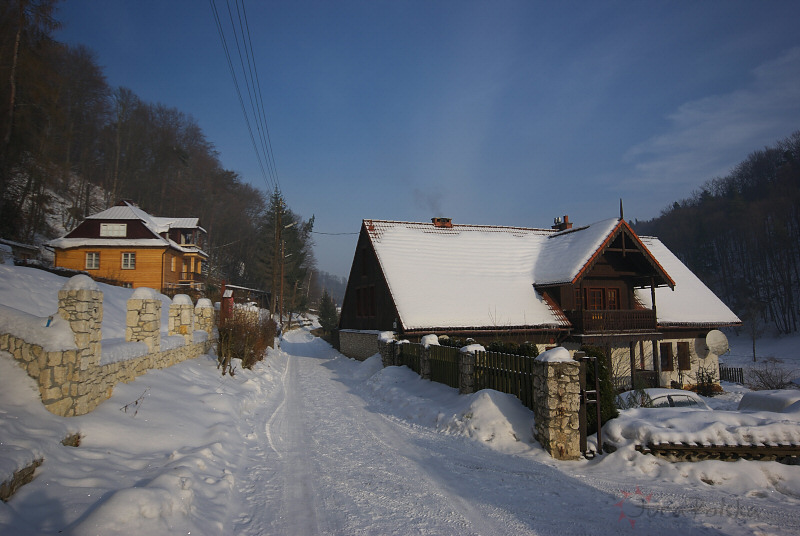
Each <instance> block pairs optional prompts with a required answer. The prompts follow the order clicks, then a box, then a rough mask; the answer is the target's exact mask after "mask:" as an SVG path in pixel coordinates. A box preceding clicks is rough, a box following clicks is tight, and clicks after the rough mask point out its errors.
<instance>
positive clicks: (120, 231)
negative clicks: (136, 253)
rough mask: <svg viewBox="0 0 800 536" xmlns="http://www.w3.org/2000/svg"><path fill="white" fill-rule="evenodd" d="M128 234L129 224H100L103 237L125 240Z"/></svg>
mask: <svg viewBox="0 0 800 536" xmlns="http://www.w3.org/2000/svg"><path fill="white" fill-rule="evenodd" d="M127 234H128V224H127V223H101V224H100V236H103V237H113V238H125V237H126V236H127Z"/></svg>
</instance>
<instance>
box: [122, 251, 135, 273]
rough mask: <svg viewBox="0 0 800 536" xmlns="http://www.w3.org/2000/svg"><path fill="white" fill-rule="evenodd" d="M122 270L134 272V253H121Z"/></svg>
mask: <svg viewBox="0 0 800 536" xmlns="http://www.w3.org/2000/svg"><path fill="white" fill-rule="evenodd" d="M122 269H123V270H134V269H136V253H123V254H122Z"/></svg>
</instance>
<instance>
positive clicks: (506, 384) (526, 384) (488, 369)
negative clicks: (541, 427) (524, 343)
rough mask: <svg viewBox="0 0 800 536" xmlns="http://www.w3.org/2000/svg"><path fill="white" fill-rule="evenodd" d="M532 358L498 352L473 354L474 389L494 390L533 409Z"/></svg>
mask: <svg viewBox="0 0 800 536" xmlns="http://www.w3.org/2000/svg"><path fill="white" fill-rule="evenodd" d="M534 359H535V358H534V357H528V356H523V355H513V354H501V353H499V352H477V353H476V354H475V389H476V390H480V389H494V390H495V391H500V392H501V393H508V394H511V395H514V396H516V397H517V398H518V399H519V400H520V402H522V404H523V405H524V406H525V407H527V408H529V409H531V410H532V409H533V360H534Z"/></svg>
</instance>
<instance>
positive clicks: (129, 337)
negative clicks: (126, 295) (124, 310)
mask: <svg viewBox="0 0 800 536" xmlns="http://www.w3.org/2000/svg"><path fill="white" fill-rule="evenodd" d="M125 340H126V341H129V342H140V341H141V342H143V343H145V344H146V345H147V349H148V351H149V352H150V353H151V354H154V353H158V352H160V351H161V300H160V299H159V298H158V294H157V293H156V291H155V290H153V289H149V288H146V287H141V288H137V289H136V290H135V291H134V292H133V295H132V296H131V297H130V299H129V300H128V314H127V317H126V328H125Z"/></svg>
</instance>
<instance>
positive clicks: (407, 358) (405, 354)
mask: <svg viewBox="0 0 800 536" xmlns="http://www.w3.org/2000/svg"><path fill="white" fill-rule="evenodd" d="M421 354H422V345H419V344H401V345H400V351H399V353H398V364H399V365H400V366H403V365H405V366H407V367H408V368H410V369H411V370H413V371H414V372H416V373H417V374H419V373H420V355H421Z"/></svg>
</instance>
